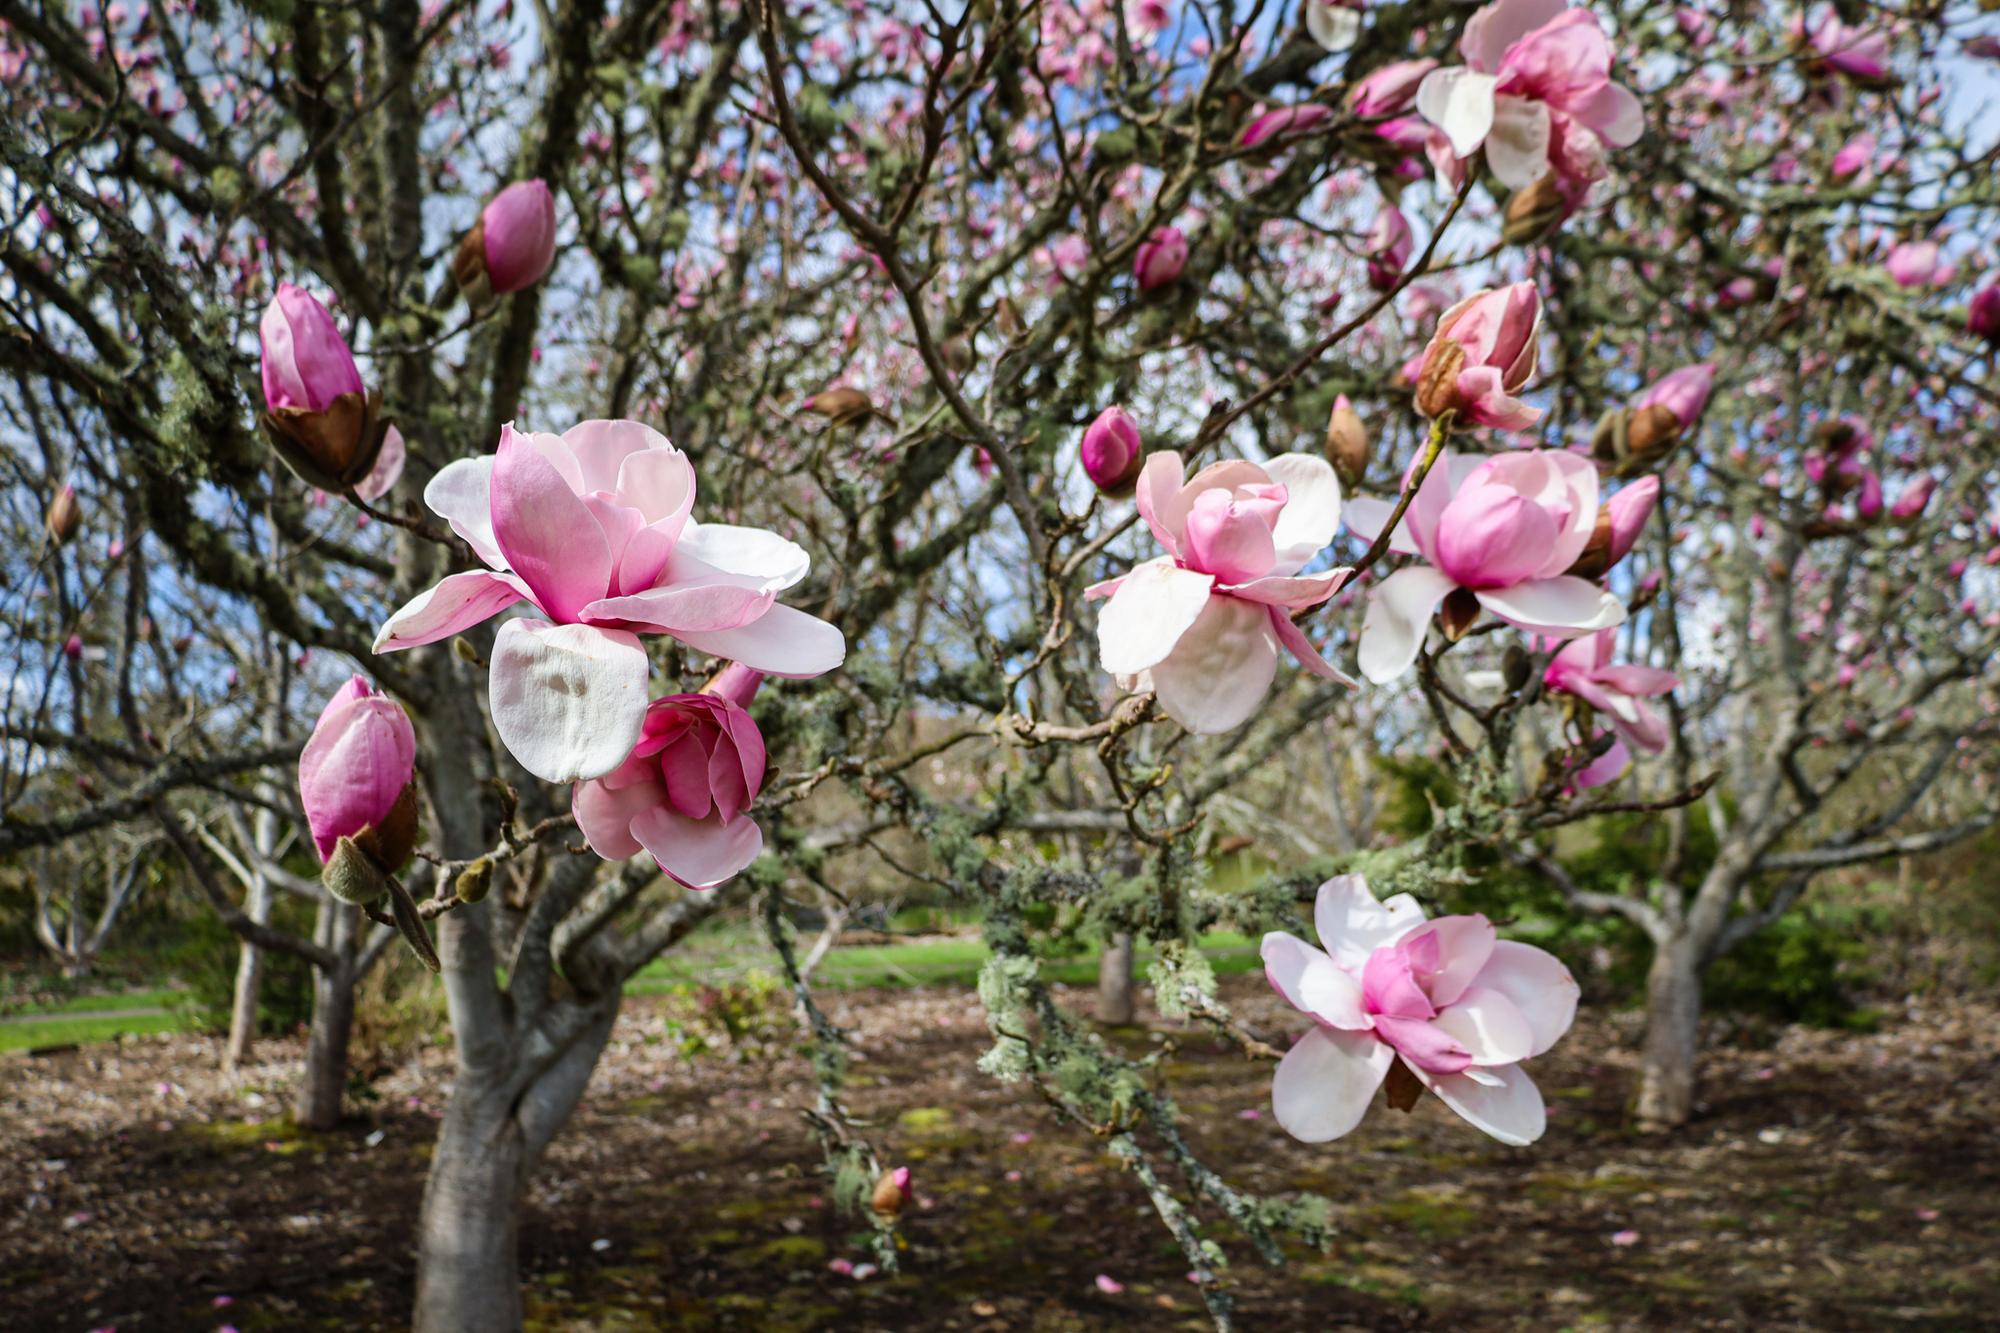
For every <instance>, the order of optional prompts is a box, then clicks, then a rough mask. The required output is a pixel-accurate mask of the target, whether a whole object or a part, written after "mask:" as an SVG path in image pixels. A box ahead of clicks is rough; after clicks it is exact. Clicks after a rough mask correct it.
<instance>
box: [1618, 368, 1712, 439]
mask: <svg viewBox="0 0 2000 1333" xmlns="http://www.w3.org/2000/svg"><path fill="white" fill-rule="evenodd" d="M1714 390H1715V367H1714V366H1713V365H1711V364H1709V363H1708V362H1706V361H1704V362H1702V363H1701V364H1700V365H1695V366H1682V367H1681V368H1680V369H1679V370H1676V371H1674V372H1672V373H1671V374H1668V375H1663V376H1661V378H1660V380H1659V382H1658V383H1656V384H1654V385H1653V387H1652V388H1650V389H1648V390H1646V392H1645V393H1644V394H1642V395H1640V397H1639V400H1638V401H1637V402H1635V403H1633V404H1632V410H1633V411H1635V412H1640V411H1644V410H1645V409H1646V408H1649V407H1653V406H1655V405H1657V406H1660V407H1664V408H1666V409H1667V410H1668V411H1669V412H1672V413H1673V414H1674V418H1675V419H1676V420H1677V421H1679V422H1680V423H1681V430H1682V431H1683V432H1685V431H1688V430H1690V429H1692V428H1693V427H1694V424H1695V423H1696V422H1697V421H1699V420H1701V414H1702V412H1703V411H1704V410H1706V409H1707V407H1708V398H1709V395H1710V394H1711V393H1712V392H1714Z"/></svg>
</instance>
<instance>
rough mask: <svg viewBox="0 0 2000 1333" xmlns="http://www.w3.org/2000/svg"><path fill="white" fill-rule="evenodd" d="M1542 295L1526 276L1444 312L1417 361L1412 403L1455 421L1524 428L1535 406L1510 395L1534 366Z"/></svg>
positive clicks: (1537, 413) (1533, 418)
mask: <svg viewBox="0 0 2000 1333" xmlns="http://www.w3.org/2000/svg"><path fill="white" fill-rule="evenodd" d="M1541 326H1542V300H1541V297H1540V295H1539V294H1538V293H1537V292H1536V291H1535V285H1534V284H1533V283H1531V282H1517V283H1515V284H1513V285H1512V286H1509V287H1499V288H1494V289H1492V290H1489V291H1483V292H1478V293H1475V294H1474V295H1472V296H1468V297H1467V298H1466V299H1465V300H1463V301H1460V302H1459V303H1458V304H1457V305H1455V306H1453V307H1452V308H1451V309H1449V310H1447V311H1445V312H1444V314H1443V315H1442V316H1440V317H1439V319H1438V324H1437V331H1436V332H1435V333H1433V334H1432V335H1431V340H1430V343H1429V344H1428V345H1427V346H1426V347H1425V348H1424V353H1423V357H1422V358H1421V360H1420V361H1419V362H1418V367H1417V410H1418V411H1419V412H1421V413H1423V414H1424V415H1425V416H1427V417H1431V418H1433V419H1435V418H1437V417H1440V416H1443V415H1444V414H1445V413H1446V412H1452V413H1455V414H1456V416H1457V418H1458V425H1460V426H1461V427H1468V426H1494V427H1498V428H1499V429H1501V430H1525V429H1527V428H1528V427H1529V426H1532V425H1534V424H1535V423H1536V422H1537V421H1539V420H1541V416H1542V413H1541V409H1539V408H1535V407H1530V406H1528V405H1527V404H1526V403H1524V402H1522V401H1521V400H1520V399H1518V398H1516V397H1515V396H1514V395H1515V394H1517V393H1519V392H1520V391H1521V390H1522V389H1523V388H1524V387H1525V386H1526V385H1527V382H1528V380H1529V379H1530V378H1531V377H1532V376H1533V375H1534V373H1535V360H1536V357H1537V355H1538V354H1539V350H1540V349H1539V335H1540V331H1541Z"/></svg>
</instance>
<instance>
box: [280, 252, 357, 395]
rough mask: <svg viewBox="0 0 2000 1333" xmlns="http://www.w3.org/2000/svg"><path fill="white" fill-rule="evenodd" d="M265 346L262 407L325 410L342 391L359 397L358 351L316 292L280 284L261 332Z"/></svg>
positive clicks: (289, 284)
mask: <svg viewBox="0 0 2000 1333" xmlns="http://www.w3.org/2000/svg"><path fill="white" fill-rule="evenodd" d="M257 335H258V342H259V343H260V345H261V348H262V355H261V358H260V359H261V362H262V370H263V376H264V404H265V406H267V407H269V408H271V409H272V410H274V411H275V410H277V409H278V408H282V407H295V408H300V409H302V410H304V411H308V412H324V411H325V410H326V409H327V407H328V406H329V405H330V404H331V403H332V402H333V400H334V399H336V398H338V397H340V396H341V395H342V394H344V393H361V392H362V391H363V390H362V386H361V372H360V370H358V369H356V367H355V365H354V353H352V352H350V351H348V350H347V340H346V339H345V338H343V337H341V336H340V326H339V325H337V324H335V323H334V322H333V316H332V315H330V314H328V313H327V309H326V307H325V306H323V305H321V304H320V303H319V301H318V299H317V298H315V297H314V296H313V295H312V293H310V292H308V291H306V290H305V289H304V288H303V287H295V286H293V285H292V284H291V283H289V282H286V283H280V284H279V285H278V294H277V295H276V296H274V297H272V298H271V303H270V304H269V305H268V306H266V307H265V308H264V318H263V320H262V322H261V323H259V325H258V328H257Z"/></svg>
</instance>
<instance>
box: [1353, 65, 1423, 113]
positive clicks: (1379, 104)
mask: <svg viewBox="0 0 2000 1333" xmlns="http://www.w3.org/2000/svg"><path fill="white" fill-rule="evenodd" d="M1437 64H1438V62H1437V61H1435V60H1428V59H1426V60H1399V61H1397V62H1395V63H1394V64H1390V65H1384V66H1382V68H1380V69H1378V70H1376V71H1375V72H1374V73H1372V74H1370V75H1369V76H1368V77H1367V78H1365V79H1363V80H1361V82H1359V83H1357V84H1355V85H1354V91H1352V92H1351V93H1349V94H1348V95H1347V105H1348V106H1349V107H1350V108H1351V109H1352V110H1353V112H1354V114H1355V115H1357V116H1359V117H1361V118H1362V119H1363V120H1374V119H1376V118H1377V117H1379V116H1394V115H1398V114H1400V113H1401V112H1404V111H1408V110H1409V109H1410V108H1411V106H1413V105H1414V104H1415V103H1416V100H1417V86H1418V85H1419V84H1421V83H1422V82H1423V81H1424V75H1426V74H1428V73H1430V72H1431V71H1432V70H1434V69H1436V68H1437Z"/></svg>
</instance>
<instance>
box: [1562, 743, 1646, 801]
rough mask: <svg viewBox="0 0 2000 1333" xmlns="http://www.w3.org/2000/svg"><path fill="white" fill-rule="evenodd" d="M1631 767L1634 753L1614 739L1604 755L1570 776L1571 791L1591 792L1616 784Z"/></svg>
mask: <svg viewBox="0 0 2000 1333" xmlns="http://www.w3.org/2000/svg"><path fill="white" fill-rule="evenodd" d="M1631 766H1632V752H1631V751H1630V750H1628V749H1626V748H1625V742H1624V741H1623V740H1620V739H1615V738H1614V739H1613V740H1612V742H1611V746H1610V748H1609V749H1607V750H1606V751H1605V752H1604V753H1603V754H1601V755H1599V756H1597V758H1595V759H1593V760H1591V761H1590V762H1589V763H1587V764H1585V765H1584V766H1583V767H1582V768H1579V769H1577V770H1576V771H1575V772H1574V773H1572V774H1570V775H1569V786H1570V790H1571V791H1573V792H1578V791H1589V790H1590V789H1591V788H1592V787H1602V786H1605V785H1606V784H1608V783H1613V782H1616V781H1618V779H1619V778H1620V777H1621V776H1623V775H1624V772H1625V770H1626V769H1628V768H1630V767H1631Z"/></svg>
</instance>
